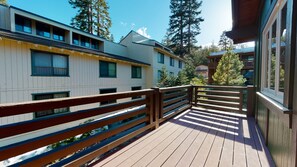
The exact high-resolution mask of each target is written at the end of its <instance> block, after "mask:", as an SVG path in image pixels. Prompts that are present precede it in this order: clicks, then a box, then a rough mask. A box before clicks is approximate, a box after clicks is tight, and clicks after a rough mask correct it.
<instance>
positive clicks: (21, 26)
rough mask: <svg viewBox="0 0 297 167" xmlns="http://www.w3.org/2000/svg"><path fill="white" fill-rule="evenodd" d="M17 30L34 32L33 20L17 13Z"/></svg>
mask: <svg viewBox="0 0 297 167" xmlns="http://www.w3.org/2000/svg"><path fill="white" fill-rule="evenodd" d="M15 30H16V31H21V32H26V33H32V24H31V20H30V19H28V18H26V17H22V16H20V15H15Z"/></svg>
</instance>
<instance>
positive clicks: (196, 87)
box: [194, 86, 198, 107]
mask: <svg viewBox="0 0 297 167" xmlns="http://www.w3.org/2000/svg"><path fill="white" fill-rule="evenodd" d="M197 95H198V86H194V101H195V104H194V106H195V107H197V103H198V99H197Z"/></svg>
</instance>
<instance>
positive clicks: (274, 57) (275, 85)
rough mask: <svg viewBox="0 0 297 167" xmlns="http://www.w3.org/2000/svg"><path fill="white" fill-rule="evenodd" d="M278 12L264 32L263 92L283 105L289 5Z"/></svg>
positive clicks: (284, 5) (283, 6) (285, 5)
mask: <svg viewBox="0 0 297 167" xmlns="http://www.w3.org/2000/svg"><path fill="white" fill-rule="evenodd" d="M278 10H279V11H276V12H274V13H276V15H275V16H274V17H273V18H270V19H269V22H268V24H267V26H266V27H265V30H264V31H263V46H262V47H263V53H262V55H263V65H262V76H263V78H262V92H263V93H265V94H266V95H268V96H270V97H271V98H273V99H275V100H277V101H279V102H281V103H283V97H284V85H285V73H286V71H285V56H286V47H287V45H286V35H287V34H286V30H287V28H286V18H287V3H283V5H282V7H281V8H279V9H278Z"/></svg>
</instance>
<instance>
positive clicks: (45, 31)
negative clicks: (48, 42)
mask: <svg viewBox="0 0 297 167" xmlns="http://www.w3.org/2000/svg"><path fill="white" fill-rule="evenodd" d="M36 34H37V35H39V36H43V37H46V38H50V37H51V27H50V25H48V24H44V23H41V22H36Z"/></svg>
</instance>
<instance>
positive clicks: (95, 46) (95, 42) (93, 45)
mask: <svg viewBox="0 0 297 167" xmlns="http://www.w3.org/2000/svg"><path fill="white" fill-rule="evenodd" d="M91 48H92V49H97V50H98V49H99V42H98V40H95V39H91Z"/></svg>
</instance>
